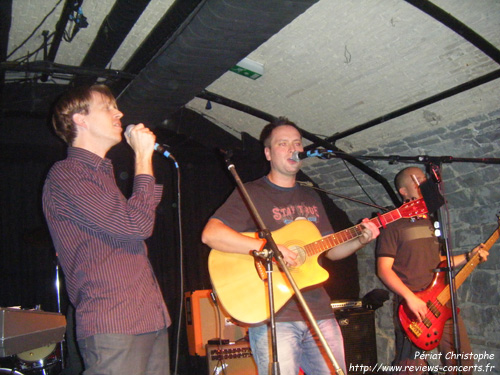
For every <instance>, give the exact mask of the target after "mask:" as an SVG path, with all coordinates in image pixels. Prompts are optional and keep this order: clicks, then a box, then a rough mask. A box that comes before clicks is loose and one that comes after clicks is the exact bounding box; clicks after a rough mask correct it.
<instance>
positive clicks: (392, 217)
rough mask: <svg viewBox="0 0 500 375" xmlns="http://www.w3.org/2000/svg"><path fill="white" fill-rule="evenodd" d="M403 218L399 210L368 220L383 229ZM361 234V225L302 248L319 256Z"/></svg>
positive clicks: (310, 253)
mask: <svg viewBox="0 0 500 375" xmlns="http://www.w3.org/2000/svg"><path fill="white" fill-rule="evenodd" d="M403 217H405V216H403V215H402V213H401V212H400V208H397V209H395V210H393V211H390V212H386V213H385V214H381V215H378V216H377V217H375V218H373V219H370V221H371V222H372V223H373V224H375V225H376V226H377V228H380V227H382V226H383V227H385V225H386V224H389V223H392V222H393V221H396V220H399V219H401V218H403ZM362 233H363V226H362V225H361V224H358V225H355V226H353V227H351V228H347V229H344V230H342V231H340V232H336V233H333V234H330V235H328V236H325V237H323V238H322V239H321V240H319V241H316V242H313V243H310V244H308V245H305V246H304V248H305V249H306V252H307V254H308V255H315V254H320V253H322V252H324V251H327V250H330V249H331V248H332V247H335V246H338V245H340V244H343V243H344V242H347V241H350V240H353V239H355V238H357V237H360V236H361V234H362Z"/></svg>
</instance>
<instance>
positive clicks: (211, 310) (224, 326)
mask: <svg viewBox="0 0 500 375" xmlns="http://www.w3.org/2000/svg"><path fill="white" fill-rule="evenodd" d="M211 292H212V290H211V289H206V290H196V291H194V292H186V293H185V295H184V300H185V304H186V331H187V336H188V344H189V354H190V355H199V356H205V355H206V351H205V345H206V344H207V342H208V340H211V339H214V338H220V339H225V340H228V341H237V340H239V339H241V338H243V337H245V335H246V331H247V329H246V327H242V326H239V325H236V324H234V323H233V321H232V320H231V319H230V318H229V314H228V313H227V312H225V311H224V309H222V308H221V307H220V306H219V305H215V303H214V301H213V300H212V298H211V296H210V293H211Z"/></svg>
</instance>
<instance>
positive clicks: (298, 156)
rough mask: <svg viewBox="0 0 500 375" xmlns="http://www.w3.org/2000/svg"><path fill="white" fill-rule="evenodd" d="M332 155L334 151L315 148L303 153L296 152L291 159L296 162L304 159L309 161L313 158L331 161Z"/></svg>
mask: <svg viewBox="0 0 500 375" xmlns="http://www.w3.org/2000/svg"><path fill="white" fill-rule="evenodd" d="M332 153H333V151H332V150H325V149H324V148H315V149H313V150H309V151H302V152H300V151H294V152H293V154H292V157H291V158H290V159H292V160H293V161H296V162H299V161H301V160H302V159H307V158H312V157H318V158H320V159H330V157H329V156H331V154H332Z"/></svg>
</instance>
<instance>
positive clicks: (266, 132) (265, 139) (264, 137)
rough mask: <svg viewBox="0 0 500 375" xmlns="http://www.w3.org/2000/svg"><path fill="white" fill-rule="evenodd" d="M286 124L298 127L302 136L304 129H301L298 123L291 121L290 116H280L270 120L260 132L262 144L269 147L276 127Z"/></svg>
mask: <svg viewBox="0 0 500 375" xmlns="http://www.w3.org/2000/svg"><path fill="white" fill-rule="evenodd" d="M284 125H288V126H292V127H294V128H295V129H297V131H298V132H299V134H300V136H301V137H302V131H301V130H300V129H299V127H298V126H297V124H295V123H294V122H292V121H290V120H289V119H288V118H286V117H278V118H277V119H276V120H274V121H272V122H270V123H269V124H267V125H266V126H264V128H263V129H262V131H261V133H260V137H259V139H260V141H261V142H262V144H263V145H264V147H269V146H270V144H269V142H270V139H271V134H272V132H273V130H274V129H276V128H277V127H279V126H284Z"/></svg>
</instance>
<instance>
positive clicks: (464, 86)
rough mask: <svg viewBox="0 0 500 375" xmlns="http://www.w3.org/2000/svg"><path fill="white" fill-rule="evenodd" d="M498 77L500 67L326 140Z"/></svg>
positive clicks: (353, 131)
mask: <svg viewBox="0 0 500 375" xmlns="http://www.w3.org/2000/svg"><path fill="white" fill-rule="evenodd" d="M498 78H500V69H498V70H494V71H493V72H491V73H488V74H485V75H483V76H481V77H478V78H476V79H473V80H471V81H469V82H465V83H462V84H461V85H458V86H455V87H452V88H451V89H449V90H445V91H443V92H440V93H439V94H436V95H433V96H430V97H428V98H425V99H423V100H420V101H418V102H416V103H413V104H410V105H407V106H406V107H403V108H400V109H398V110H396V111H393V112H391V113H387V114H385V115H383V116H380V117H377V118H375V119H373V120H370V121H368V122H365V123H364V124H361V125H357V126H354V127H352V128H350V129H348V130H346V131H343V132H339V133H336V134H334V135H332V136H331V137H328V138H326V141H328V142H333V143H335V142H336V141H338V140H339V139H341V138H345V137H348V136H350V135H353V134H356V133H359V132H361V131H363V130H366V129H369V128H371V127H374V126H376V125H380V124H382V123H384V122H387V121H389V120H392V119H395V118H396V117H400V116H403V115H406V114H408V113H410V112H413V111H416V110H417V109H420V108H423V107H425V106H428V105H430V104H433V103H437V102H439V101H441V100H443V99H446V98H449V97H451V96H454V95H457V94H460V93H462V92H464V91H467V90H470V89H473V88H474V87H478V86H481V85H483V84H485V83H488V82H491V81H493V80H495V79H498Z"/></svg>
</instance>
